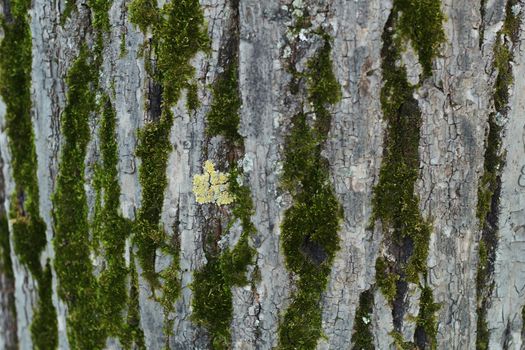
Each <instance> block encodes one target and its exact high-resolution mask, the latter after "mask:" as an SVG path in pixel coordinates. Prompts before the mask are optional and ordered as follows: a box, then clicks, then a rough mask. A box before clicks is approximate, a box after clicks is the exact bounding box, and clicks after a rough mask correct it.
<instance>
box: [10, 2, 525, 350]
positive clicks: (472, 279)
mask: <svg viewBox="0 0 525 350" xmlns="http://www.w3.org/2000/svg"><path fill="white" fill-rule="evenodd" d="M294 2H297V0H296V1H294ZM303 2H304V6H307V7H310V8H312V9H314V10H315V11H317V12H316V13H311V15H313V23H314V27H315V26H322V27H324V28H325V29H326V31H327V32H328V33H329V34H330V35H331V36H332V37H333V47H332V60H333V71H334V73H335V75H336V77H337V80H338V81H339V83H340V85H341V89H342V99H341V101H340V102H339V103H338V104H337V105H336V106H335V107H334V108H333V110H332V115H333V117H332V118H333V119H332V125H331V129H330V134H329V139H328V142H327V143H326V147H325V149H324V150H323V155H324V156H326V158H327V159H328V160H329V163H330V172H331V181H332V182H333V186H334V188H335V191H336V193H337V196H338V199H339V201H340V203H341V204H342V206H343V209H344V222H343V224H342V226H341V229H340V231H339V237H340V240H341V243H340V246H341V249H340V250H339V251H338V253H337V256H336V258H335V261H334V264H333V267H332V272H331V275H330V279H329V284H328V286H327V288H326V290H325V292H324V294H323V296H322V305H321V307H322V317H323V323H322V328H323V332H324V335H325V337H324V338H322V339H320V341H319V343H318V346H317V348H318V349H350V348H351V341H350V339H351V337H352V332H353V327H354V322H355V320H354V318H355V313H356V308H357V306H358V302H359V295H360V293H362V292H363V291H365V290H367V289H368V288H370V286H371V285H373V284H374V283H375V261H376V258H377V257H378V256H379V254H380V252H381V249H382V245H381V242H382V239H383V236H382V235H383V234H382V231H381V229H380V227H376V228H375V230H374V231H373V232H372V231H370V230H369V224H370V219H371V215H372V204H371V198H372V193H373V192H372V191H373V188H374V186H375V185H376V184H377V180H378V174H379V169H380V166H381V161H382V154H383V138H384V131H385V126H386V125H385V122H384V121H383V119H382V110H381V102H380V99H379V96H380V91H381V87H382V83H383V82H382V72H381V59H382V58H381V48H382V37H381V36H382V34H383V31H384V26H385V22H386V20H387V18H388V16H389V13H390V11H391V8H392V3H391V1H383V0H356V1H347V0H327V1H314V0H311V1H310V0H304V1H303ZM8 3H9V1H4V7H0V8H1V9H2V10H5V4H8ZM127 3H129V1H126V0H114V1H113V4H112V6H111V10H110V22H111V32H110V36H109V37H110V39H109V41H108V43H107V44H106V48H105V50H104V63H103V66H102V70H101V85H102V87H103V88H104V89H106V90H107V91H111V89H114V92H115V95H114V96H113V98H112V101H113V103H114V106H115V110H116V115H117V124H118V126H117V135H118V137H117V140H118V152H119V164H118V169H119V183H120V186H121V191H122V193H121V198H120V199H121V201H120V206H121V208H120V209H121V211H122V214H123V216H124V217H126V218H130V219H134V218H135V213H136V211H137V208H138V207H140V203H141V187H140V183H139V180H138V169H139V166H140V159H138V158H137V157H136V156H135V149H136V144H137V130H138V129H139V128H141V127H142V126H143V125H144V121H145V120H146V114H147V112H146V110H145V100H146V96H145V91H146V84H147V79H148V77H147V73H146V71H145V66H144V59H143V58H141V57H140V56H139V55H138V52H139V49H140V45H141V44H142V42H143V40H144V35H143V34H142V33H141V32H140V31H139V29H138V28H136V27H135V26H133V25H132V24H131V23H130V22H129V20H128V17H127V13H126V6H127ZM200 3H201V6H202V8H203V9H204V14H205V17H206V21H207V26H208V32H209V36H210V38H211V43H212V51H211V54H210V55H205V54H199V55H198V56H197V57H195V58H194V59H193V61H192V64H193V65H194V67H195V68H196V70H197V72H196V79H197V80H199V81H202V82H203V84H202V86H201V88H200V89H199V91H198V95H199V99H200V101H201V103H202V106H201V107H200V108H199V109H198V110H197V111H196V113H194V114H192V113H189V112H188V111H187V109H186V107H185V96H184V94H183V97H182V98H181V99H180V101H179V102H178V104H177V105H176V106H174V107H173V112H174V116H175V122H174V125H173V128H172V130H171V136H170V141H171V143H172V145H173V150H172V152H171V153H170V155H169V160H168V167H167V174H168V186H167V188H166V191H165V197H164V203H163V214H162V219H161V222H162V223H163V224H164V226H165V227H166V228H172V227H173V225H174V223H175V222H176V221H177V220H179V221H180V224H179V234H180V240H181V255H180V279H181V286H182V292H181V296H180V297H179V299H178V300H177V301H176V307H175V312H173V313H172V314H171V315H170V316H169V318H170V319H173V320H174V323H173V329H171V333H170V334H165V333H164V331H163V328H164V326H165V324H164V323H165V319H164V311H163V308H162V306H161V305H160V304H159V303H157V302H155V301H153V300H152V299H151V298H150V294H151V292H150V288H149V285H148V283H147V281H146V280H144V279H143V278H142V277H141V276H140V273H141V271H142V269H141V267H140V266H138V271H139V276H140V277H139V286H140V299H139V300H140V316H141V328H142V329H143V331H144V335H145V341H146V346H147V348H148V349H161V348H162V347H163V346H164V344H165V343H166V339H167V338H166V337H168V343H169V345H170V347H171V348H172V349H193V348H195V349H201V348H202V349H205V348H208V347H209V345H208V343H207V340H206V339H207V338H206V336H205V334H206V332H205V330H203V329H202V328H200V327H197V326H196V325H195V323H194V322H192V319H191V314H192V289H191V283H192V280H193V272H194V271H195V270H196V269H198V268H199V267H201V266H203V264H204V263H205V257H204V253H203V248H202V247H203V242H202V234H201V232H202V231H203V230H204V225H205V223H204V219H205V217H204V215H205V214H204V212H203V211H202V210H200V209H199V204H198V203H196V201H195V196H194V194H193V193H192V180H193V176H194V175H196V174H200V173H201V171H202V164H203V162H204V161H205V160H206V159H203V147H205V142H206V141H205V140H206V135H205V133H206V114H207V112H208V111H209V109H210V104H211V100H212V89H211V86H212V84H213V82H214V81H215V78H216V76H217V74H218V73H219V72H220V67H218V61H219V49H220V47H221V45H223V44H224V40H225V35H227V31H226V29H227V25H228V21H229V20H231V19H230V17H229V16H230V15H231V14H230V13H229V11H230V10H229V7H228V5H227V3H226V0H201V1H200ZM0 4H2V3H1V2H0ZM289 5H290V1H284V0H240V13H239V15H240V18H239V21H240V45H239V55H240V57H239V72H240V73H239V74H240V78H239V83H240V92H241V97H242V107H241V113H240V114H241V123H240V134H241V135H242V136H243V138H244V143H245V156H244V159H243V164H244V171H245V174H246V175H247V177H248V179H249V181H248V186H249V188H250V190H251V196H252V199H253V203H254V206H255V214H254V216H253V217H252V221H253V223H254V224H255V227H256V228H257V234H256V236H255V237H254V238H253V245H254V247H255V248H256V250H257V258H256V265H257V266H258V269H259V271H260V280H259V281H258V282H257V283H256V285H255V288H252V287H251V286H245V287H234V288H233V322H232V325H231V330H232V348H234V349H272V348H273V347H276V346H277V345H278V328H279V323H280V320H281V319H282V315H283V313H284V311H285V310H286V308H287V306H288V305H289V304H290V296H291V294H292V292H293V290H294V288H295V287H294V284H293V283H292V281H293V278H292V277H291V276H290V273H289V271H288V270H287V269H286V265H285V260H284V256H283V252H282V246H281V243H280V231H281V228H280V224H281V222H282V219H283V215H284V210H285V209H286V208H287V207H288V206H289V205H290V197H289V194H287V193H282V191H281V189H280V176H281V175H282V163H283V153H284V147H285V146H286V145H285V138H286V135H287V134H288V131H289V129H290V123H291V122H290V120H291V117H292V116H293V115H294V114H295V112H296V109H297V102H294V101H292V102H290V100H291V99H292V97H291V94H290V91H289V83H290V80H291V78H292V77H291V74H290V72H289V71H287V70H286V68H285V66H286V62H287V61H286V60H287V58H286V55H287V53H286V50H287V39H286V38H287V35H289V33H290V28H289V26H290V24H291V22H290V21H291V15H290V10H289V8H290V6H289ZM441 5H442V10H443V12H444V14H445V16H446V20H445V22H444V24H443V26H444V31H445V34H446V41H445V43H443V44H442V46H441V49H440V56H439V57H437V58H436V59H435V60H434V71H433V75H432V77H431V78H429V79H427V80H426V81H424V82H423V83H422V85H421V87H420V88H418V89H417V91H416V96H415V97H416V99H417V101H418V103H419V107H420V109H421V111H422V117H423V125H422V127H421V135H420V146H419V154H420V165H419V178H418V181H417V185H416V191H415V192H416V194H417V196H418V197H419V198H420V210H421V212H422V213H423V216H424V217H426V218H429V219H430V221H431V223H432V235H431V240H430V253H429V258H428V266H429V285H430V286H431V288H432V290H433V295H434V300H435V302H437V303H439V304H440V305H441V306H440V309H439V311H438V312H437V314H436V315H437V321H438V335H437V343H438V344H437V348H439V349H475V348H476V333H477V330H476V321H477V314H476V306H477V305H476V275H477V269H478V241H479V238H480V234H481V232H480V228H479V222H478V219H477V217H476V206H477V201H478V198H477V197H478V181H479V178H480V176H481V174H482V172H483V155H484V152H485V148H486V127H487V121H488V116H489V113H490V112H491V111H492V108H493V106H492V102H491V101H492V100H491V99H492V92H493V84H494V80H495V75H494V72H493V71H492V70H491V65H492V61H493V46H494V43H495V38H496V33H497V31H498V30H499V29H500V28H501V25H502V22H503V20H504V15H505V13H504V8H505V1H504V0H488V1H487V4H486V13H485V17H484V20H483V21H482V18H481V13H480V2H479V1H477V0H442V4H441ZM61 7H63V2H61V1H58V0H53V1H49V0H34V1H33V4H32V7H31V11H30V16H31V22H30V23H31V33H32V39H33V44H32V45H33V49H32V53H33V64H32V67H31V77H32V89H31V91H32V103H33V107H32V118H33V128H34V133H35V144H36V151H37V158H38V184H39V189H40V210H41V216H42V218H43V219H44V220H45V222H46V224H47V228H48V231H47V238H48V242H49V244H48V245H47V248H46V250H45V252H44V254H43V255H42V258H41V259H42V261H45V260H46V259H47V258H48V257H49V258H51V260H52V259H53V257H54V254H55V253H54V251H53V245H52V243H51V242H52V239H53V235H54V233H53V218H52V215H51V213H52V199H51V198H52V195H53V193H54V191H55V180H56V176H57V172H58V162H59V151H60V145H61V135H60V126H59V123H60V115H61V113H62V111H63V109H64V106H65V91H66V89H67V86H66V84H65V80H64V78H65V76H66V74H67V71H68V69H69V67H70V66H71V63H72V61H73V59H74V58H75V57H76V55H77V53H78V50H79V43H80V42H81V38H82V37H83V36H84V34H85V32H86V31H87V30H89V25H90V21H89V16H90V11H89V8H88V7H87V6H84V1H79V4H78V8H79V11H78V12H75V13H73V15H72V17H71V19H70V20H68V21H67V22H66V23H65V25H64V26H62V25H60V23H59V22H60V20H59V14H60V8H61ZM518 7H519V9H521V10H522V11H521V12H520V14H519V16H520V17H525V11H523V5H522V4H519V5H518ZM482 27H483V28H484V40H483V43H482V45H481V48H480V46H479V35H480V28H482ZM123 33H125V35H126V36H125V40H126V42H125V44H126V53H125V54H124V55H122V56H121V49H120V46H121V36H122V34H123ZM520 39H523V34H520ZM304 45H305V46H306V47H309V46H311V47H309V49H311V50H313V47H314V46H315V43H308V42H305V43H304ZM403 61H404V63H405V64H406V66H407V69H408V76H409V78H410V79H412V80H417V79H418V76H419V73H420V70H421V67H420V66H419V64H418V62H417V57H415V56H414V52H413V51H412V50H411V49H408V50H407V52H405V53H404V54H403ZM512 66H513V74H514V76H515V84H513V85H512V86H510V87H509V89H510V92H511V99H510V105H509V108H510V112H509V113H508V118H507V120H505V121H504V124H503V133H502V135H501V138H502V140H501V141H502V145H503V146H502V147H503V149H504V150H505V151H506V153H505V157H506V160H505V166H504V168H503V169H502V173H501V174H502V175H501V177H502V188H501V193H500V194H499V195H500V208H499V222H498V223H499V235H498V237H499V243H498V248H497V253H496V261H495V263H494V275H493V280H494V288H493V291H492V294H491V296H490V302H489V305H490V307H489V308H488V310H487V322H488V328H489V330H490V345H489V348H490V349H524V348H525V342H524V338H523V337H524V333H523V326H524V325H523V319H522V307H523V306H524V304H525V258H524V256H525V255H524V253H525V245H524V244H525V160H524V159H525V157H524V156H525V118H524V117H523V116H524V115H525V80H524V79H523V77H524V76H525V55H524V54H523V53H522V51H521V50H520V48H519V45H518V47H517V49H516V50H515V57H514V62H513V63H512ZM4 114H5V108H4V104H3V103H1V101H0V117H2V118H3V115H4ZM92 130H93V135H92V141H91V143H90V146H89V151H88V156H87V159H86V164H88V165H89V164H92V163H93V161H94V160H95V159H96V157H97V156H98V155H97V152H98V151H97V147H98V146H97V136H96V126H95V125H93V126H92ZM207 147H209V149H208V152H209V154H211V155H213V154H218V152H219V151H220V150H219V149H218V147H220V143H219V142H218V141H217V140H215V139H212V140H211V141H210V142H209V145H207ZM0 150H1V158H2V159H3V162H2V163H0V165H1V166H2V176H3V179H2V178H0V200H1V201H2V202H3V203H4V206H3V208H2V210H0V215H5V213H6V212H8V211H9V208H10V203H9V194H10V193H12V191H13V188H14V182H13V176H12V174H11V166H10V162H11V155H10V151H9V147H8V141H7V136H6V134H5V132H4V131H1V132H0ZM88 168H89V167H87V168H86V169H88ZM91 175H92V174H90V173H89V171H87V172H86V177H87V182H86V184H87V186H86V192H87V194H88V204H89V206H90V210H93V205H94V190H93V187H92V181H91V180H92V179H90V176H91ZM4 179H5V181H4ZM170 230H171V231H170ZM170 230H168V233H169V234H173V231H172V229H170ZM128 245H130V246H132V242H131V240H129V241H128ZM11 258H12V260H13V268H14V280H12V279H10V278H9V276H8V274H7V273H6V271H5V269H1V267H2V266H1V264H0V270H1V271H0V272H1V273H0V307H1V310H0V325H1V327H0V333H1V334H0V347H3V348H6V349H7V348H12V347H13V346H14V345H13V343H14V342H15V340H14V339H15V338H16V337H17V339H18V345H19V348H20V349H31V348H32V341H31V334H30V327H29V325H30V323H31V319H32V315H33V308H34V305H35V300H36V291H35V286H34V284H35V281H33V279H32V277H31V274H30V273H29V272H28V271H27V269H26V268H25V267H23V266H22V265H21V264H20V262H19V259H18V257H17V256H16V254H14V252H13V249H11ZM127 258H128V262H129V257H127ZM170 259H171V257H169V256H166V255H163V254H162V252H160V251H158V252H157V261H156V264H157V269H158V270H162V269H163V268H164V267H165V266H167V265H168V264H169V263H170ZM56 287H57V283H56V275H55V273H54V272H53V289H54V291H53V302H54V305H55V307H56V308H57V311H58V328H59V348H60V349H69V345H68V344H69V343H68V339H67V331H66V328H67V324H66V314H67V308H66V306H65V303H64V302H63V301H62V300H61V299H60V298H59V297H58V294H57V291H56ZM12 288H14V307H15V308H16V315H14V314H13V312H11V311H10V310H12V309H11V308H12V307H13V305H11V304H12V303H13V300H12V297H11V290H12ZM412 289H413V293H409V294H408V297H407V298H408V300H407V305H408V307H407V312H406V315H405V319H406V320H410V317H411V316H412V317H416V316H417V314H418V308H419V306H418V304H419V293H418V292H417V291H416V288H412ZM15 317H16V319H15ZM371 318H372V319H371V322H372V331H373V336H374V345H375V348H377V349H395V346H394V342H393V339H392V337H391V334H390V332H391V331H392V330H393V320H392V313H391V308H390V307H389V305H388V302H387V301H386V300H385V299H384V297H383V295H382V294H381V292H380V291H379V290H376V292H375V303H374V311H373V315H372V317H371ZM414 329H415V324H414V323H413V322H409V321H407V322H405V323H404V326H403V330H402V333H403V335H405V338H406V339H411V338H412V337H413V334H414ZM108 348H119V343H118V341H117V340H116V339H111V340H109V341H108Z"/></svg>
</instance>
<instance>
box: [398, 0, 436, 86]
mask: <svg viewBox="0 0 525 350" xmlns="http://www.w3.org/2000/svg"><path fill="white" fill-rule="evenodd" d="M392 11H393V12H396V13H399V23H398V28H399V32H400V33H401V34H402V35H403V36H404V37H405V38H406V39H407V40H410V41H411V43H412V45H413V47H414V49H415V50H416V52H417V54H418V56H419V62H420V63H421V65H422V66H423V76H424V77H429V76H430V75H432V60H433V59H434V57H436V56H437V54H438V53H439V46H440V45H441V44H442V43H443V42H444V41H445V32H444V31H443V21H444V18H445V17H444V15H443V13H442V12H441V1H440V0H395V1H394V8H393V9H392Z"/></svg>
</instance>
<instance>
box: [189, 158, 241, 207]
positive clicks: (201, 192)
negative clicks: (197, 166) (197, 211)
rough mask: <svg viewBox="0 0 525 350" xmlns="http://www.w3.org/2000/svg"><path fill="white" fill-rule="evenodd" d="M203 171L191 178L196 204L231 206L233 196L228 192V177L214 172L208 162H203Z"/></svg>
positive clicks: (213, 167)
mask: <svg viewBox="0 0 525 350" xmlns="http://www.w3.org/2000/svg"><path fill="white" fill-rule="evenodd" d="M203 170H204V172H203V174H202V175H195V176H194V177H193V194H195V200H196V201H197V203H199V204H205V203H215V204H217V205H226V204H231V203H232V202H233V196H232V195H231V194H230V192H229V191H228V175H227V174H225V173H221V172H220V171H217V170H215V165H214V164H213V162H212V161H210V160H207V161H205V162H204V166H203Z"/></svg>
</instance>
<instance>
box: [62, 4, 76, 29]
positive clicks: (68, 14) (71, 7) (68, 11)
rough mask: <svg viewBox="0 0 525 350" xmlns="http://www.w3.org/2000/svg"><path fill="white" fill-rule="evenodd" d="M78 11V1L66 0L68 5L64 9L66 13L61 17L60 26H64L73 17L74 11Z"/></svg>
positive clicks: (63, 12)
mask: <svg viewBox="0 0 525 350" xmlns="http://www.w3.org/2000/svg"><path fill="white" fill-rule="evenodd" d="M76 9H77V1H76V0H66V5H65V7H64V11H62V15H61V16H60V24H62V25H64V23H66V21H67V20H68V18H69V17H71V14H72V13H73V11H76Z"/></svg>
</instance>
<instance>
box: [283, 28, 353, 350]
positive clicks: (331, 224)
mask: <svg viewBox="0 0 525 350" xmlns="http://www.w3.org/2000/svg"><path fill="white" fill-rule="evenodd" d="M321 36H322V38H323V39H324V45H323V46H322V47H321V49H320V50H319V52H318V53H317V54H316V55H315V56H314V57H313V58H312V59H311V60H310V61H309V62H308V72H307V73H306V82H307V84H308V86H307V87H308V88H307V91H308V101H309V103H310V104H311V105H312V106H313V111H314V113H315V123H314V124H313V126H310V124H309V123H308V120H307V115H306V114H304V113H299V114H297V115H296V116H295V117H294V118H293V120H292V123H293V126H292V130H291V133H290V135H289V136H288V137H287V140H286V149H285V155H284V159H285V160H284V166H283V169H284V172H283V179H282V186H283V188H284V189H285V190H287V191H289V192H290V193H291V194H292V197H293V204H292V206H291V207H290V208H288V209H287V210H286V211H285V213H284V219H283V222H282V225H281V243H282V247H283V251H284V256H285V262H286V266H287V268H288V269H289V270H290V271H291V272H293V273H294V274H295V275H297V276H298V282H297V291H296V292H295V293H294V294H293V295H292V302H291V304H290V306H289V307H288V309H287V310H286V312H285V314H284V316H283V320H282V323H281V324H280V327H279V348H280V349H298V348H299V349H313V348H315V347H316V344H317V341H318V339H319V338H320V337H321V335H322V330H321V309H320V300H321V294H322V292H323V291H324V289H325V287H326V284H327V282H328V276H329V274H330V270H331V266H332V262H333V259H334V257H335V254H336V252H337V250H338V249H339V236H338V234H337V232H338V231H339V225H340V221H341V220H342V215H343V214H342V208H341V206H340V204H339V202H338V201H337V198H336V196H335V193H334V190H333V189H332V187H331V184H330V175H329V166H328V162H327V160H326V159H325V158H324V157H322V156H321V150H322V147H323V145H324V142H325V141H326V138H327V133H328V131H329V129H330V122H331V114H330V112H329V110H328V107H329V106H330V105H332V104H334V103H336V102H337V101H339V99H340V96H341V95H340V87H339V84H338V83H337V80H336V78H335V76H334V74H333V72H332V61H331V58H330V55H331V45H330V40H329V37H328V35H326V34H323V33H321Z"/></svg>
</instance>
